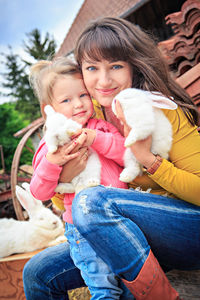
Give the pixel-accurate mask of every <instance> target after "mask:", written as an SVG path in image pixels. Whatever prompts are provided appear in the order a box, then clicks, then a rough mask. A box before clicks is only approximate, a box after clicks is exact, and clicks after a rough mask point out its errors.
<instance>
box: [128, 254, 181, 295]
mask: <svg viewBox="0 0 200 300" xmlns="http://www.w3.org/2000/svg"><path fill="white" fill-rule="evenodd" d="M123 282H124V284H125V285H126V286H127V288H128V289H129V290H130V291H131V293H132V294H133V295H134V297H135V298H136V300H143V299H146V300H147V299H148V300H175V299H176V300H178V299H180V298H179V294H178V293H177V291H176V290H175V289H174V288H173V287H172V286H171V284H170V283H169V280H168V279H167V277H166V275H165V273H164V272H163V270H162V268H161V267H160V265H159V263H158V261H157V259H156V258H155V256H154V255H153V253H152V251H151V250H150V253H149V256H148V257H147V260H146V261H145V263H144V265H143V267H142V269H141V271H140V273H139V274H138V276H137V278H136V279H135V280H133V281H127V280H125V279H123Z"/></svg>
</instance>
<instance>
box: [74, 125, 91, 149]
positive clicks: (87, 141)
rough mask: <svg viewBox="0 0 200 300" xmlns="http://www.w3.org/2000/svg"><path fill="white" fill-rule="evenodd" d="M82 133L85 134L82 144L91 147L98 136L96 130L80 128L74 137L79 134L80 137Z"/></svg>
mask: <svg viewBox="0 0 200 300" xmlns="http://www.w3.org/2000/svg"><path fill="white" fill-rule="evenodd" d="M82 134H84V135H85V142H84V143H83V144H82V146H83V147H90V146H91V145H92V143H93V142H94V140H95V138H96V130H94V129H88V128H83V129H81V130H78V131H77V132H76V134H75V135H74V136H73V138H76V137H77V136H79V137H80V135H82Z"/></svg>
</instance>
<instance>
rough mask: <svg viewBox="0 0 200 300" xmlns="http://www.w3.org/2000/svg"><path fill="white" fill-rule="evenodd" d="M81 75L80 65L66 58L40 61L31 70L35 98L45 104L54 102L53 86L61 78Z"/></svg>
mask: <svg viewBox="0 0 200 300" xmlns="http://www.w3.org/2000/svg"><path fill="white" fill-rule="evenodd" d="M76 74H81V72H80V69H79V68H78V65H77V64H76V63H75V62H73V61H72V60H70V59H68V58H66V57H59V58H57V59H55V60H52V61H51V60H40V61H38V62H37V63H35V64H34V65H32V66H31V68H30V75H29V82H30V85H31V87H32V89H33V91H34V94H35V96H36V97H37V98H38V100H39V102H40V106H41V107H42V105H43V104H51V103H52V101H53V96H52V95H53V91H52V89H53V86H54V84H55V82H56V80H57V78H58V77H59V76H65V75H76Z"/></svg>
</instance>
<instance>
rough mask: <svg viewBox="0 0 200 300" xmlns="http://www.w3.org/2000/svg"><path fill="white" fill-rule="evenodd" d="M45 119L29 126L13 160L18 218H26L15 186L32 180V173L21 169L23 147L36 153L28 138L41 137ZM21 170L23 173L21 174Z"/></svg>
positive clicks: (13, 184) (14, 194)
mask: <svg viewBox="0 0 200 300" xmlns="http://www.w3.org/2000/svg"><path fill="white" fill-rule="evenodd" d="M43 123H44V121H43V119H42V118H40V119H38V120H36V121H35V122H33V123H32V125H30V126H29V127H28V128H29V129H28V131H26V133H25V135H24V136H23V137H22V139H21V141H20V142H19V144H18V146H17V148H16V150H15V154H14V157H13V161H12V167H11V191H12V200H13V206H14V210H15V213H16V216H17V219H18V220H25V217H24V214H23V209H22V206H21V204H20V202H19V201H18V199H17V196H16V193H15V187H16V185H18V184H19V185H20V182H21V183H22V182H24V181H27V182H30V179H31V176H32V174H30V173H29V172H28V171H26V170H20V157H21V154H22V150H23V148H26V149H27V150H28V151H30V152H31V153H32V154H34V151H33V150H32V149H31V148H30V147H28V146H27V145H26V143H27V141H28V139H29V138H30V137H31V136H32V135H33V134H37V135H38V137H39V139H41V138H42V137H41V134H40V131H41V128H42V125H43ZM19 172H21V175H19Z"/></svg>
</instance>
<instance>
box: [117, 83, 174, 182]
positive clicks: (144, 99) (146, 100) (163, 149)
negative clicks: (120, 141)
mask: <svg viewBox="0 0 200 300" xmlns="http://www.w3.org/2000/svg"><path fill="white" fill-rule="evenodd" d="M116 100H118V101H119V102H120V104H121V107H122V110H123V112H124V116H125V119H126V122H127V124H128V125H129V126H130V127H131V131H130V132H129V134H128V136H127V138H126V140H125V146H126V147H130V146H131V145H132V144H134V143H135V142H136V141H138V140H143V139H145V138H147V137H148V136H149V135H152V147H151V151H152V153H153V154H159V155H160V156H161V157H163V158H166V159H167V158H168V155H169V151H170V149H171V145H172V126H171V123H170V122H169V120H168V119H167V117H166V116H165V114H164V113H163V112H162V110H161V109H171V110H174V109H176V108H177V105H176V103H174V102H173V101H172V100H170V99H169V98H167V97H165V96H164V95H162V94H161V93H158V92H149V91H143V90H139V89H135V88H128V89H125V90H123V91H121V92H120V93H119V94H117V95H116V96H115V98H114V99H113V102H112V110H113V112H114V113H115V115H117V114H116V108H115V104H116ZM124 165H125V168H124V170H123V171H122V173H121V174H120V180H121V181H124V182H130V181H132V180H133V179H135V177H136V176H138V175H139V174H141V172H142V166H141V165H140V164H139V162H138V161H137V160H136V158H135V156H134V155H133V153H132V151H131V149H130V148H127V149H126V151H125V154H124Z"/></svg>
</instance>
